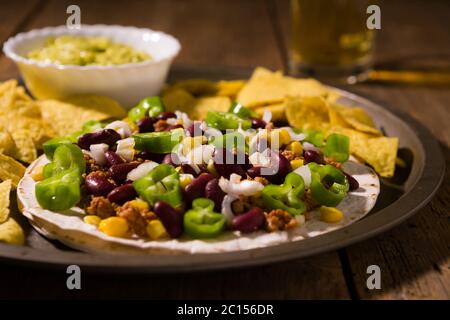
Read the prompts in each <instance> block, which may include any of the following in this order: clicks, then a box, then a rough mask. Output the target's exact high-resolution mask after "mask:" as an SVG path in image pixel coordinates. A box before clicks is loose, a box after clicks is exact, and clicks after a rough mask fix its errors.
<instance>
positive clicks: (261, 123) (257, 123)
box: [252, 118, 267, 129]
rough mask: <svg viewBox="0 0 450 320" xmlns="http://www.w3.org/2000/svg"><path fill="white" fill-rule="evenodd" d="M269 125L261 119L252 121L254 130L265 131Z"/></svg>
mask: <svg viewBox="0 0 450 320" xmlns="http://www.w3.org/2000/svg"><path fill="white" fill-rule="evenodd" d="M266 125H267V123H266V122H265V121H264V120H261V119H256V118H253V119H252V128H253V129H264V128H265V127H266Z"/></svg>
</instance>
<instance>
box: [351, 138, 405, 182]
mask: <svg viewBox="0 0 450 320" xmlns="http://www.w3.org/2000/svg"><path fill="white" fill-rule="evenodd" d="M397 149H398V138H390V137H377V138H371V139H368V140H367V143H366V145H365V149H362V150H360V151H358V152H356V155H358V156H360V157H361V158H363V159H364V160H365V161H366V162H367V163H368V164H370V165H371V166H372V167H373V168H374V169H375V171H376V172H377V173H378V174H379V175H380V176H382V177H386V178H390V177H392V176H393V175H394V171H395V160H396V158H397Z"/></svg>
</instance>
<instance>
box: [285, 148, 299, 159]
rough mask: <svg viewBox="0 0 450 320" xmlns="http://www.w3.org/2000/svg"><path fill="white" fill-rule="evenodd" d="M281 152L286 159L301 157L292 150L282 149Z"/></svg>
mask: <svg viewBox="0 0 450 320" xmlns="http://www.w3.org/2000/svg"><path fill="white" fill-rule="evenodd" d="M281 154H282V155H283V156H284V157H285V158H286V159H287V160H288V161H292V160H297V159H301V157H300V156H298V155H296V154H295V153H294V152H292V151H291V150H283V151H281Z"/></svg>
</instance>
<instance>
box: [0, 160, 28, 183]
mask: <svg viewBox="0 0 450 320" xmlns="http://www.w3.org/2000/svg"><path fill="white" fill-rule="evenodd" d="M24 174H25V167H24V166H23V165H22V164H21V163H20V162H18V161H16V160H14V159H13V158H11V157H9V156H5V155H4V154H1V153H0V180H1V181H5V180H8V179H11V182H12V185H13V186H14V187H17V184H18V183H19V181H20V179H22V177H23V175H24Z"/></svg>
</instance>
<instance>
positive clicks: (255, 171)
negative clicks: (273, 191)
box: [247, 167, 280, 183]
mask: <svg viewBox="0 0 450 320" xmlns="http://www.w3.org/2000/svg"><path fill="white" fill-rule="evenodd" d="M263 168H264V169H266V172H269V173H270V174H264V175H263V174H262V173H261V170H262V169H263ZM247 174H248V175H249V176H250V177H251V178H253V179H255V178H256V177H264V178H266V179H267V180H268V181H269V182H270V183H277V182H278V181H279V180H280V179H279V178H278V177H277V176H276V173H274V170H273V169H271V168H267V167H253V168H250V169H248V170H247Z"/></svg>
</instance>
